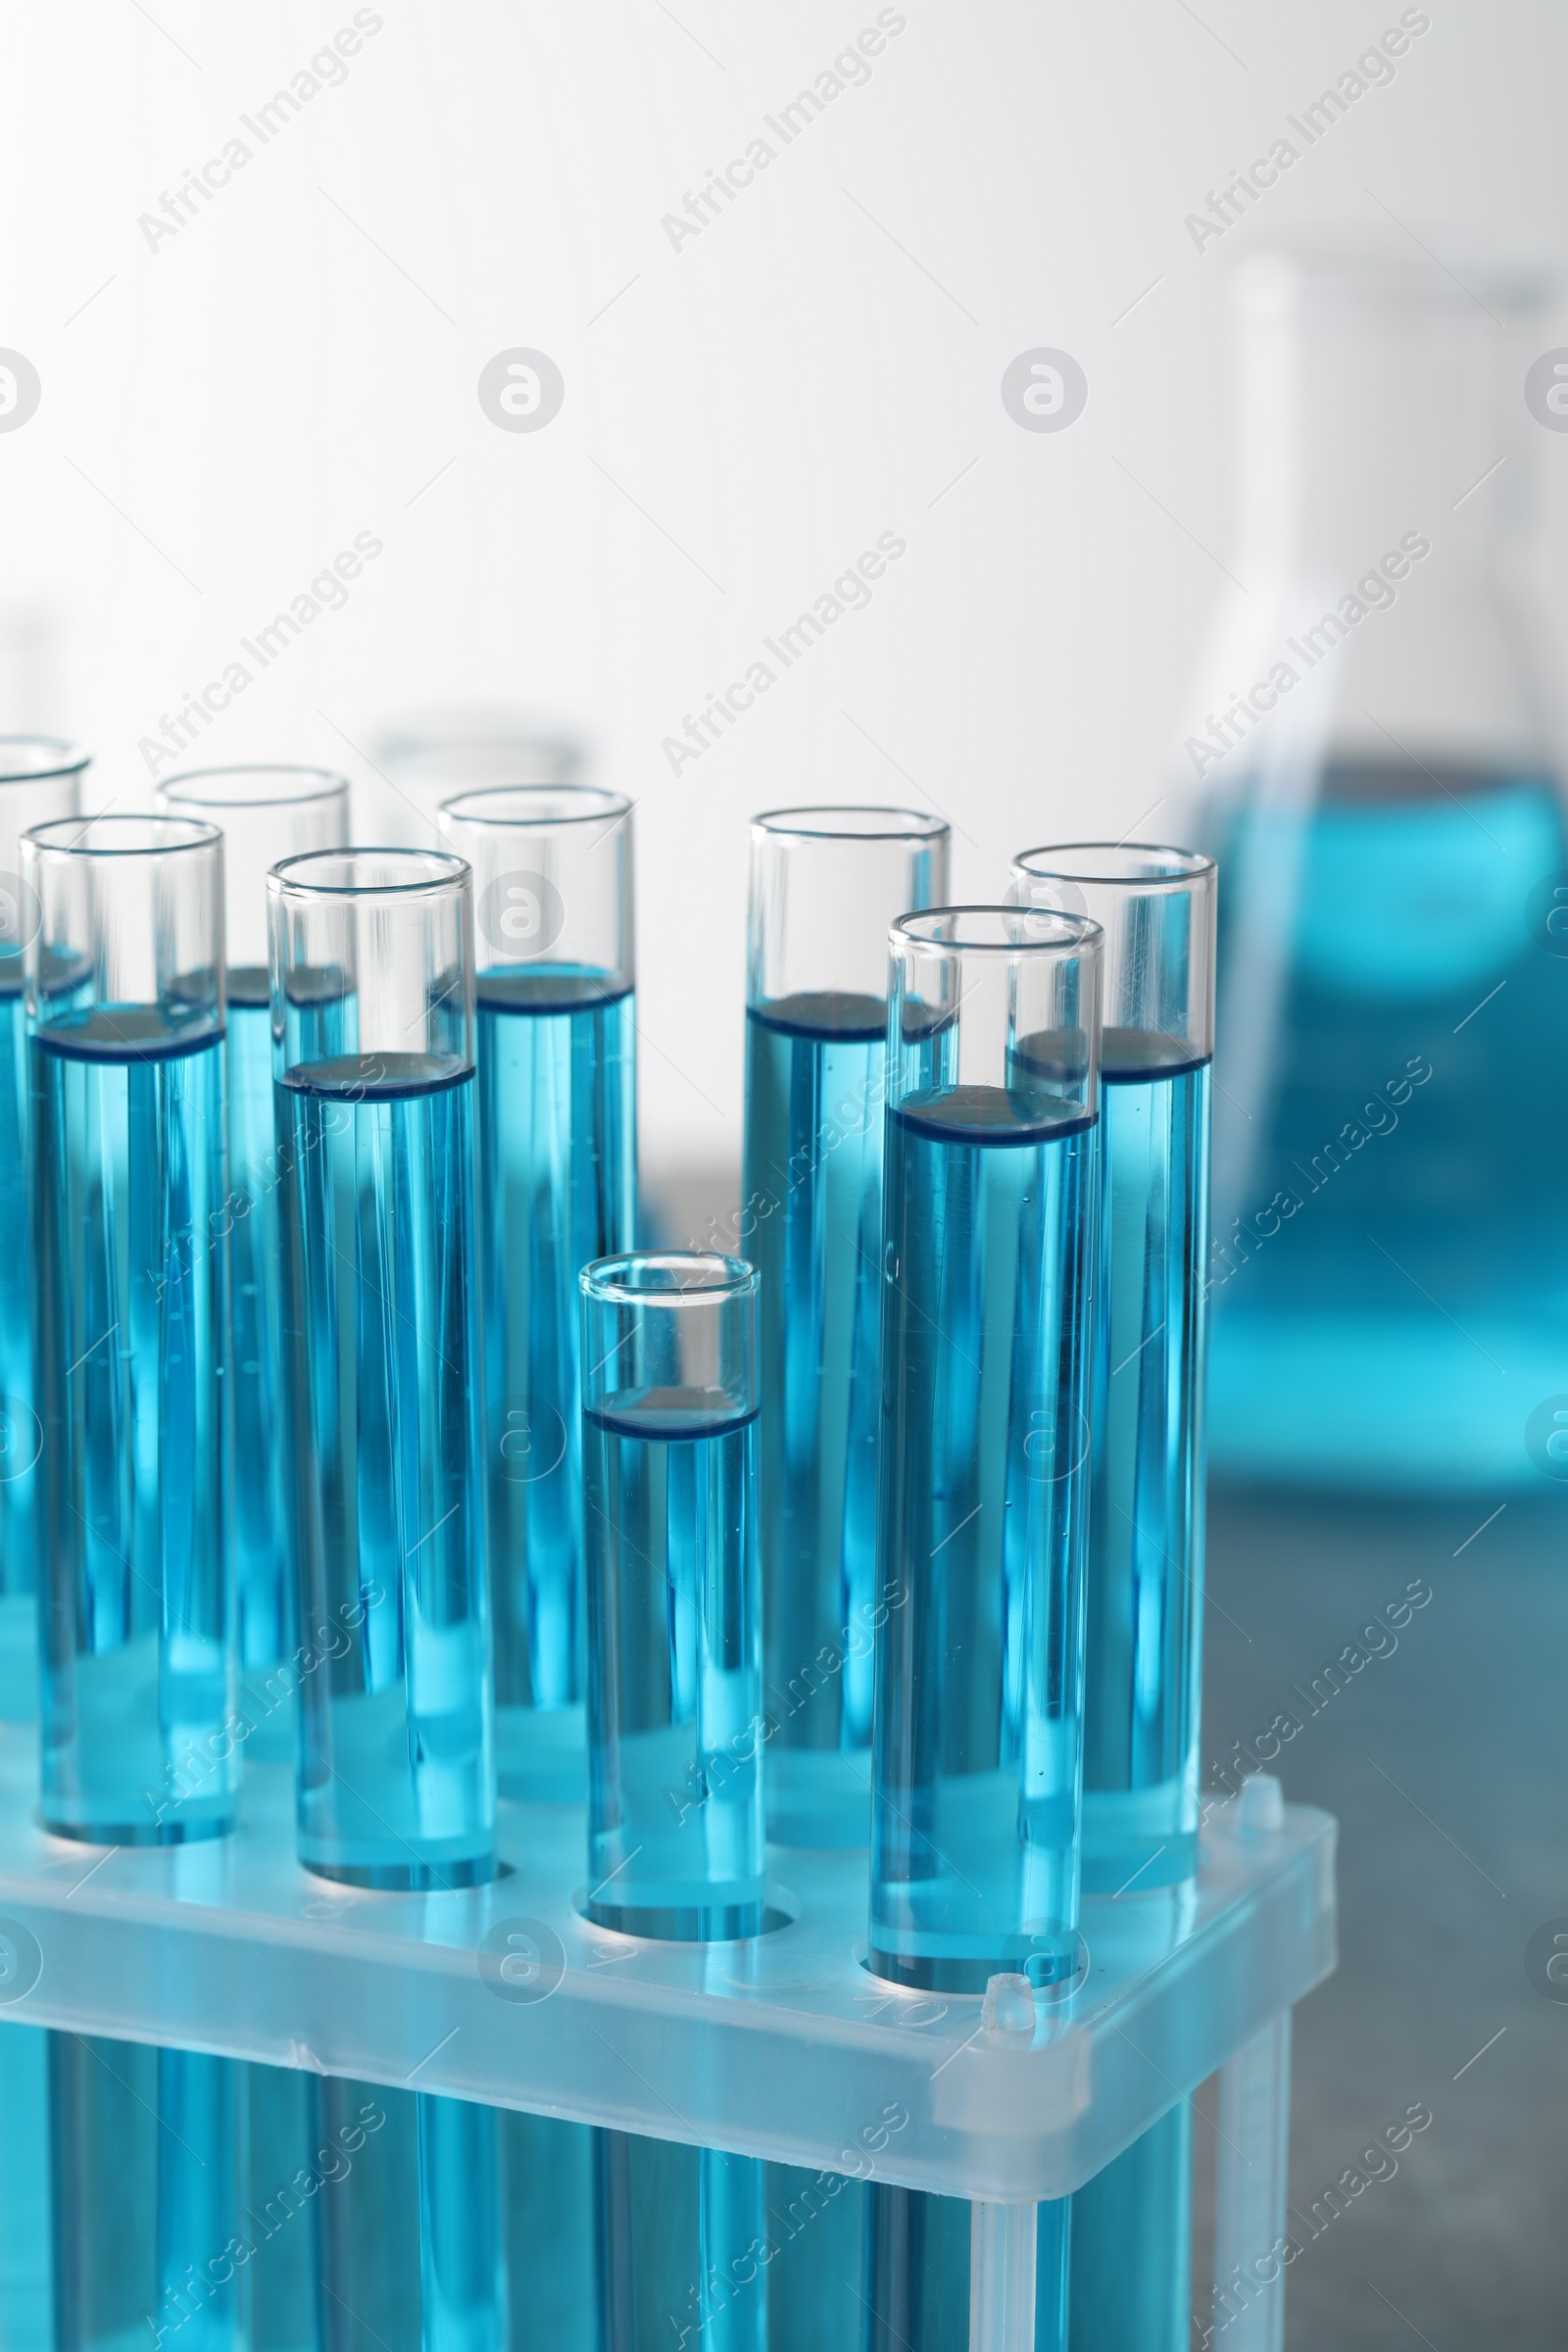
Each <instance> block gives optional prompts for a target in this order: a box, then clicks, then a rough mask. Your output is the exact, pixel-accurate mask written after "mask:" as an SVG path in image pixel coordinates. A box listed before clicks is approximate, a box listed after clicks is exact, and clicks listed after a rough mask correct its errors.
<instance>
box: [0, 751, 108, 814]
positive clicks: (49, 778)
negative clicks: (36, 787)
mask: <svg viewBox="0 0 1568 2352" xmlns="http://www.w3.org/2000/svg"><path fill="white" fill-rule="evenodd" d="M27 751H31V752H42V753H44V754H46V755H47V758H46V760H45V761H44V763H43V764H42V765H41V766H31V767H21V766H18V765H17V760H18V758H19V757H20V755H21V754H22V753H24V752H27ZM91 765H92V754H91V752H90V751H89V750H88V749H87V747H86V745H85V744H81V743H76V742H74V741H73V739H72V738H71V737H69V736H64V735H28V734H21V735H0V784H48V783H52V782H53V781H54V779H55V778H56V777H57V776H79V775H80V774H81V772H82V770H83V769H84V768H87V767H90V766H91ZM54 821H58V820H54Z"/></svg>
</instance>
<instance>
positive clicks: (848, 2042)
mask: <svg viewBox="0 0 1568 2352" xmlns="http://www.w3.org/2000/svg"><path fill="white" fill-rule="evenodd" d="M35 1751H36V1735H35V1733H34V1732H33V1731H32V1730H31V1728H30V1727H26V1726H20V1725H6V1726H0V1960H3V1961H4V1963H5V1966H4V1970H3V1972H0V1992H5V1991H6V1988H7V1985H9V1995H8V1997H6V1998H5V1999H4V2000H3V2001H0V2030H3V2026H4V2025H5V2024H16V2025H30V2026H42V2027H53V2028H59V2029H66V2030H73V2031H75V2032H77V2033H82V2034H105V2035H110V2036H113V2037H115V2038H118V2039H121V2040H126V2041H141V2042H150V2043H158V2044H164V2045H172V2046H175V2047H181V2048H189V2049H197V2050H202V2051H207V2052H210V2053H213V2054H216V2055H219V2056H222V2057H228V2058H236V2059H247V2060H255V2061H260V2062H262V2063H264V2064H267V2065H271V2066H284V2067H294V2068H306V2069H314V2070H316V2071H317V2072H319V2073H321V2074H325V2075H338V2076H348V2077H353V2078H358V2079H360V2080H364V2081H368V2082H377V2083H384V2084H388V2085H394V2086H400V2085H404V2084H411V2085H412V2086H413V2087H415V2088H417V2089H419V2090H421V2091H431V2092H438V2093H442V2094H444V2095H446V2096H450V2097H454V2098H460V2099H471V2100H478V2101H481V2102H484V2103H487V2104H489V2105H493V2106H498V2107H514V2108H521V2109H526V2110H529V2111H532V2112H534V2113H538V2114H544V2115H550V2116H555V2117H560V2118H563V2119H566V2120H569V2121H573V2122H578V2123H584V2124H591V2125H600V2126H606V2127H611V2128H613V2129H615V2130H618V2131H630V2132H635V2133H643V2134H646V2135H649V2136H652V2137H654V2138H659V2139H665V2140H680V2141H685V2142H687V2143H691V2144H696V2145H699V2146H709V2147H716V2148H721V2149H726V2150H729V2151H731V2152H734V2153H737V2154H741V2155H747V2156H758V2157H768V2158H772V2159H774V2160H777V2161H780V2162H783V2163H787V2164H792V2165H801V2166H810V2167H813V2168H815V2169H817V2170H820V2171H823V2172H829V2173H844V2174H849V2175H853V2176H854V2177H855V2178H858V2179H860V2180H880V2181H887V2182H892V2183H896V2184H899V2185H902V2186H905V2187H908V2188H915V2189H925V2190H931V2191H935V2192H937V2193H939V2194H942V2195H945V2196H949V2197H959V2198H963V2199H966V2200H968V2201H969V2202H970V2204H971V2205H972V2208H973V2223H972V2230H971V2286H970V2296H971V2301H970V2345H971V2352H1029V2348H1031V2347H1032V2346H1033V2343H1034V2254H1035V2244H1036V2232H1035V2207H1036V2205H1037V2204H1038V2203H1039V2202H1040V2201H1042V2200H1044V2199H1054V2198H1058V2197H1063V2196H1066V2195H1068V2194H1070V2193H1071V2191H1073V2190H1074V2189H1076V2188H1078V2187H1080V2186H1082V2185H1083V2183H1084V2182H1085V2181H1087V2180H1090V2179H1091V2178H1092V2177H1093V2176H1094V2175H1095V2174H1096V2173H1098V2172H1099V2171H1100V2170H1101V2169H1102V2167H1103V2166H1104V2165H1105V2164H1107V2163H1108V2162H1109V2161H1110V2160H1111V2159H1112V2158H1113V2157H1114V2156H1116V2155H1117V2154H1119V2153H1120V2151H1121V2150H1122V2149H1123V2148H1125V2147H1127V2146H1128V2145H1129V2144H1130V2143H1131V2142H1132V2141H1133V2140H1134V2139H1135V2138H1136V2137H1137V2136H1138V2135H1139V2134H1140V2133H1141V2132H1143V2131H1146V2130H1147V2129H1148V2128H1149V2127H1150V2126H1151V2125H1152V2124H1153V2123H1154V2122H1155V2121H1156V2120H1157V2119H1158V2117H1159V2116H1160V2115H1161V2114H1163V2113H1164V2112H1165V2111H1166V2110H1167V2109H1168V2108H1169V2107H1170V2106H1171V2105H1172V2103H1173V2101H1174V2100H1176V2099H1178V2098H1185V2097H1189V2096H1190V2095H1191V2093H1192V2092H1193V2091H1194V2090H1195V2089H1196V2088H1197V2087H1198V2085H1199V2084H1200V2083H1201V2082H1203V2081H1204V2080H1205V2079H1206V2078H1207V2077H1208V2076H1210V2075H1211V2074H1214V2073H1215V2072H1216V2071H1218V2074H1219V2078H1220V2128H1219V2135H1218V2158H1217V2163H1218V2185H1217V2204H1216V2229H1215V2275H1216V2281H1217V2282H1218V2283H1223V2282H1224V2280H1226V2279H1227V2278H1229V2277H1230V2275H1231V2274H1232V2273H1233V2272H1234V2271H1235V2270H1236V2269H1237V2268H1238V2267H1239V2266H1250V2265H1254V2264H1255V2263H1256V2261H1257V2258H1259V2257H1260V2256H1263V2255H1265V2254H1266V2253H1267V2251H1268V2249H1269V2247H1270V2246H1271V2245H1272V2244H1273V2243H1274V2242H1275V2241H1276V2240H1282V2239H1283V2238H1284V2237H1285V2235H1286V2220H1285V2211H1286V2201H1287V2188H1286V2155H1285V2148H1286V2125H1287V2116H1288V2082H1289V2027H1290V2012H1291V2009H1292V2007H1293V2006H1294V2004H1295V2003H1296V2002H1297V2001H1299V1999H1301V1998H1302V1996H1303V1995H1304V1994H1305V1993H1307V1992H1309V1991H1310V1990H1311V1989H1312V1987H1313V1986H1314V1985H1317V1984H1318V1983H1319V1982H1320V1981H1321V1980H1322V1979H1323V1978H1324V1977H1325V1976H1327V1975H1328V1973H1329V1972H1330V1970H1331V1969H1332V1968H1333V1966H1334V1960H1335V1940H1334V1938H1335V1913H1334V1841H1335V1826H1334V1823H1333V1822H1332V1821H1331V1820H1330V1818H1329V1817H1328V1816H1327V1815H1325V1814H1323V1813H1320V1812H1317V1811H1315V1810H1313V1809H1312V1808H1310V1807H1305V1806H1285V1805H1284V1804H1283V1802H1282V1799H1281V1794H1280V1789H1279V1784H1278V1783H1277V1782H1275V1781H1273V1780H1270V1779H1268V1778H1267V1777H1266V1776H1262V1775H1259V1776H1256V1777H1255V1778H1253V1779H1252V1780H1250V1781H1249V1782H1247V1783H1246V1784H1244V1787H1243V1789H1242V1792H1241V1794H1240V1795H1239V1796H1237V1797H1236V1798H1233V1799H1231V1800H1229V1801H1227V1802H1224V1803H1218V1802H1216V1803H1215V1804H1214V1805H1213V1806H1212V1808H1211V1810H1210V1813H1209V1817H1208V1820H1207V1822H1206V1825H1205V1828H1204V1832H1203V1840H1202V1860H1201V1871H1200V1874H1199V1877H1198V1879H1197V1880H1196V1882H1194V1883H1193V1884H1192V1885H1191V1886H1189V1887H1178V1888H1168V1889H1162V1890H1156V1891H1154V1892H1152V1893H1147V1894H1138V1893H1136V1892H1133V1891H1129V1892H1127V1893H1126V1894H1124V1895H1121V1896H1115V1897H1100V1898H1089V1899H1087V1900H1086V1901H1085V1903H1084V1906H1083V1918H1082V1922H1081V1936H1082V1950H1081V1953H1080V1961H1081V1970H1080V1974H1079V1976H1078V1978H1077V1980H1076V1982H1075V1983H1074V1984H1073V1985H1071V1986H1070V1987H1068V1988H1066V1989H1064V1990H1062V1991H1061V1992H1060V1993H1059V1994H1057V1995H1056V1997H1052V1988H1049V1987H1048V1988H1046V1989H1045V1990H1043V1991H1041V1992H1039V1993H1036V1994H1033V1995H1031V1994H1030V1993H1029V1992H1028V1991H1027V1989H1024V1988H1021V1987H1020V1986H1019V1985H1018V1981H1017V1980H1016V1979H1006V1980H1001V1981H998V1982H997V1984H996V1985H994V1989H993V1993H992V1994H991V1995H988V1996H987V1997H986V1998H985V1999H984V2000H982V1999H981V1998H980V1997H979V1996H973V1995H971V1996H959V1995H943V1996H940V1997H939V1996H932V1995H921V1994H919V1993H915V1992H908V1991H904V1990H901V1989H897V1988H894V1987H891V1986H889V1985H885V1984H883V1983H881V1982H879V1981H878V1980H875V1979H873V1978H871V1977H870V1976H868V1975H867V1973H866V1971H865V1969H864V1967H863V1965H862V1964H861V1963H862V1955H863V1950H864V1936H865V1924H866V1919H865V1869H866V1863H865V1856H864V1855H863V1853H861V1854H830V1853H807V1852H796V1851H792V1852H785V1851H784V1850H782V1849H778V1848H771V1849H770V1850H769V1862H770V1865H771V1866H772V1868H773V1870H774V1872H775V1874H776V1878H775V1882H774V1884H773V1885H772V1888H771V1895H772V1904H773V1911H772V1914H771V1916H773V1917H774V1918H776V1919H777V1920H778V1921H779V1923H780V1924H779V1925H778V1926H777V1927H776V1928H774V1929H773V1930H772V1932H770V1933H768V1934H765V1935H763V1936H759V1937H756V1938H753V1939H751V1940H750V1941H747V1942H744V1943H729V1944H716V1945H707V1946H698V1945H691V1944H668V1943H663V1944H661V1943H654V1942H646V1941H639V1940H637V1939H635V1938H633V1937H630V1936H619V1935H614V1934H612V1933H609V1932H607V1931H606V1930H604V1929H602V1928H597V1927H594V1926H591V1925H590V1924H589V1922H588V1921H587V1920H585V1919H584V1918H583V1916H582V1914H581V1910H580V1908H579V1906H580V1904H581V1901H582V1898H583V1895H584V1892H585V1888H584V1887H583V1883H582V1878H583V1854H584V1836H583V1824H582V1818H581V1815H580V1813H579V1812H578V1811H576V1810H575V1809H573V1808H570V1807H564V1806H551V1807H544V1806H526V1805H519V1804H509V1803H504V1804H503V1805H502V1808H501V1822H502V1838H501V1844H502V1851H503V1856H504V1859H505V1862H506V1865H507V1867H506V1871H505V1874H504V1875H503V1876H502V1877H500V1878H499V1879H497V1880H496V1881H494V1882H493V1883H492V1884H491V1885H489V1886H488V1887H480V1888H475V1889H468V1890H465V1891H462V1892H453V1893H446V1894H435V1895H429V1894H390V1893H367V1892H362V1891H359V1890H356V1889H351V1888H347V1887H333V1886H330V1885H327V1884H325V1883H323V1882H322V1881H320V1880H318V1879H312V1878H311V1877H310V1876H308V1874H307V1873H306V1872H304V1871H303V1870H302V1869H301V1868H300V1866H299V1864H298V1862H297V1861H296V1859H295V1853H294V1824H293V1810H294V1809H293V1790H292V1777H291V1775H290V1772H289V1770H288V1768H287V1767H286V1766H285V1765H281V1764H268V1763H253V1764H251V1765H250V1766H249V1767H248V1770H247V1774H246V1783H245V1798H244V1812H243V1817H242V1822H241V1826H240V1829H239V1830H238V1832H237V1833H236V1834H235V1835H234V1836H233V1837H231V1838H224V1839H220V1840H214V1841H213V1842H211V1843H206V1844H192V1845H188V1846H183V1847H162V1848H139V1849H134V1850H132V1849H117V1848H108V1849H101V1848H97V1847H92V1846H86V1845H78V1844H74V1843H68V1842H66V1841H64V1840H61V1839H58V1838H51V1837H49V1836H47V1835H46V1834H45V1833H44V1832H43V1831H41V1830H40V1829H39V1828H37V1827H36V1822H35V1813H36V1762H35ZM19 1931H20V1934H19ZM22 1985H25V1990H21V1991H19V1989H18V1988H19V1986H22ZM899 2119H903V2120H899ZM890 2125H891V2126H892V2128H891V2129H890ZM1282 2327H1283V2285H1282V2284H1280V2283H1278V2281H1277V2279H1276V2281H1275V2282H1274V2283H1273V2284H1271V2285H1270V2286H1269V2287H1268V2289H1267V2290H1266V2291H1263V2292H1259V2293H1257V2294H1256V2295H1255V2296H1254V2297H1252V2298H1251V2299H1250V2300H1249V2301H1248V2303H1247V2306H1246V2308H1245V2310H1243V2311H1242V2312H1241V2314H1240V2316H1239V2317H1238V2319H1237V2321H1236V2322H1235V2324H1234V2326H1233V2327H1230V2328H1229V2329H1228V2330H1227V2333H1228V2336H1229V2338H1230V2341H1231V2343H1232V2345H1233V2347H1235V2352H1278V2347H1279V2345H1280V2343H1281V2341H1282Z"/></svg>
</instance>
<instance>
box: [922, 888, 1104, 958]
mask: <svg viewBox="0 0 1568 2352" xmlns="http://www.w3.org/2000/svg"><path fill="white" fill-rule="evenodd" d="M971 917H983V918H985V919H987V920H989V921H991V922H993V923H1001V924H1014V925H1016V926H1017V927H1018V929H1017V931H1016V932H1015V933H1014V935H1013V936H1012V937H1011V938H1008V939H997V938H990V939H978V938H969V937H949V938H944V937H942V936H941V934H940V933H939V932H937V931H935V930H933V929H927V930H922V929H921V926H922V925H928V926H931V925H937V924H949V925H953V926H956V927H957V928H960V929H967V928H968V926H969V918H971ZM1026 924H1027V925H1029V926H1030V928H1029V929H1028V931H1027V932H1026V933H1025V932H1024V930H1023V926H1024V925H1026ZM1042 926H1049V928H1042ZM1020 934H1021V936H1020ZM1104 936H1105V934H1104V927H1103V924H1101V923H1097V922H1096V921H1095V919H1094V917H1093V916H1092V915H1087V914H1059V913H1057V912H1055V911H1054V909H1053V908H1048V907H1020V906H1018V905H1017V904H1016V903H1014V904H1012V905H1007V904H1006V903H1003V904H1000V905H999V904H995V903H991V902H983V901H975V902H971V903H968V904H965V905H963V906H956V907H921V908H919V909H918V911H916V912H915V913H913V914H901V915H898V916H896V917H895V918H894V920H893V922H892V923H891V924H890V925H889V926H888V946H889V948H890V949H891V950H892V951H893V953H894V954H895V955H902V954H907V953H908V952H909V951H910V950H913V951H915V952H917V953H919V954H922V955H928V956H1078V955H1086V954H1087V955H1089V956H1098V955H1099V954H1100V952H1101V947H1102V943H1103V939H1104Z"/></svg>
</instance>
